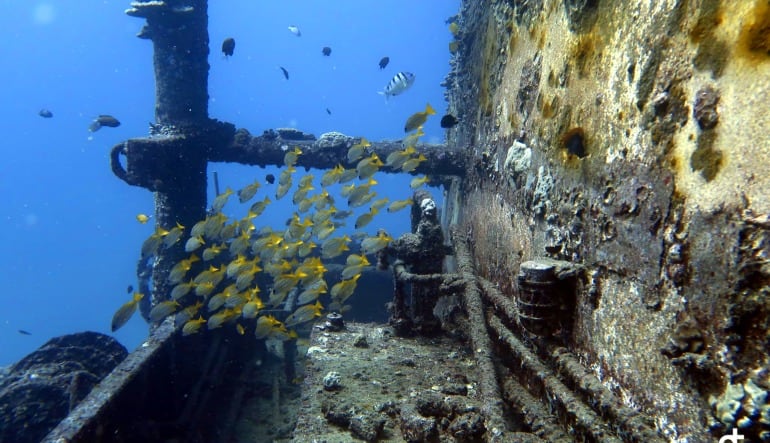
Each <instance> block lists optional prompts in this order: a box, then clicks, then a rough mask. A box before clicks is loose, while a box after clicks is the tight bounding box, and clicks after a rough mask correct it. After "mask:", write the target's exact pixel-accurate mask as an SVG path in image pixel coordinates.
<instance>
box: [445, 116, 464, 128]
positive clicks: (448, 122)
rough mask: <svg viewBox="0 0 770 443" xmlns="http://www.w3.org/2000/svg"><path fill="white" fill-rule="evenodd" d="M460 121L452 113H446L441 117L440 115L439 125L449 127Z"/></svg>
mask: <svg viewBox="0 0 770 443" xmlns="http://www.w3.org/2000/svg"><path fill="white" fill-rule="evenodd" d="M459 122H460V121H459V120H457V118H456V117H455V116H454V115H452V114H447V115H445V116H443V117H441V127H442V128H451V127H452V126H454V125H456V124H458V123H459Z"/></svg>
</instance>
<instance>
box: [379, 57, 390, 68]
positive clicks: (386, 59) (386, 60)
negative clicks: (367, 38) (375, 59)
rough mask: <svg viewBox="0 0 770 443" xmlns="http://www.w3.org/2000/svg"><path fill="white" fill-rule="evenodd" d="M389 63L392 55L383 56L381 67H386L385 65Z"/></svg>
mask: <svg viewBox="0 0 770 443" xmlns="http://www.w3.org/2000/svg"><path fill="white" fill-rule="evenodd" d="M388 63H390V57H383V58H381V59H380V69H385V66H388Z"/></svg>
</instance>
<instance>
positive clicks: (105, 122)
mask: <svg viewBox="0 0 770 443" xmlns="http://www.w3.org/2000/svg"><path fill="white" fill-rule="evenodd" d="M102 126H108V127H110V128H117V127H118V126H120V122H119V121H118V119H116V118H115V117H113V116H111V115H104V114H102V115H100V116H98V117H96V118H95V119H94V121H92V122H91V124H90V125H89V126H88V130H89V131H91V132H96V131H98V130H99V129H101V128H102Z"/></svg>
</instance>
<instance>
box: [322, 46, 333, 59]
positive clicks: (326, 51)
mask: <svg viewBox="0 0 770 443" xmlns="http://www.w3.org/2000/svg"><path fill="white" fill-rule="evenodd" d="M321 53H322V54H323V55H325V56H327V57H328V56H330V55H332V48H330V47H328V46H324V48H323V49H321Z"/></svg>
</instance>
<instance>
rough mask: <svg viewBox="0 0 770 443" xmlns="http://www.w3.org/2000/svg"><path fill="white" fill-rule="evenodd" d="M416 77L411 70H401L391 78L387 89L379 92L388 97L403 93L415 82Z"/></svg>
mask: <svg viewBox="0 0 770 443" xmlns="http://www.w3.org/2000/svg"><path fill="white" fill-rule="evenodd" d="M414 78H415V75H414V74H412V73H411V72H399V73H398V74H396V75H394V76H393V78H392V79H390V82H388V84H387V85H386V86H385V90H384V91H379V92H378V94H380V95H384V96H385V98H386V99H387V98H388V97H389V96H391V95H398V94H401V93H402V92H404V91H406V90H407V89H409V88H410V87H411V86H412V84H414Z"/></svg>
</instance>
